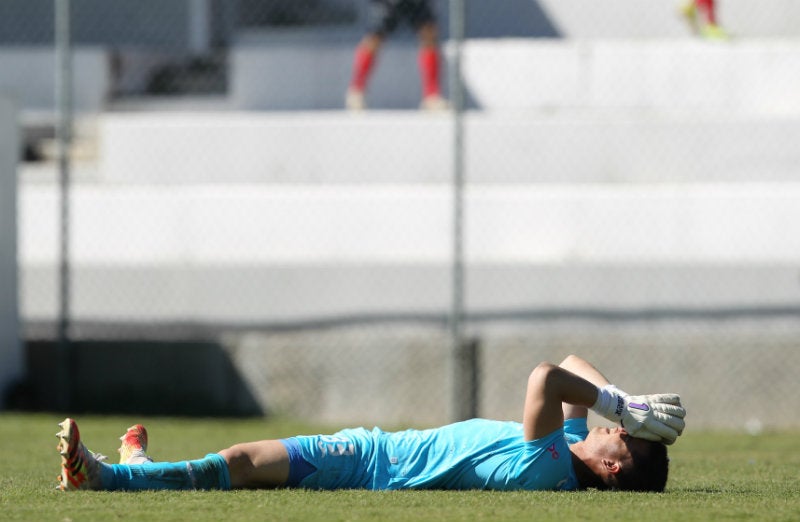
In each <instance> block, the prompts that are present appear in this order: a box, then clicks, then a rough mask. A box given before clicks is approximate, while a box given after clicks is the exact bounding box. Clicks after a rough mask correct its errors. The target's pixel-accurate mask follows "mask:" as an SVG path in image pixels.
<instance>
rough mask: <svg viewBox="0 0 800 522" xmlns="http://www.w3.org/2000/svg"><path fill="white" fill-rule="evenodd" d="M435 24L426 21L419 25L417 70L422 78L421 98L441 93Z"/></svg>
mask: <svg viewBox="0 0 800 522" xmlns="http://www.w3.org/2000/svg"><path fill="white" fill-rule="evenodd" d="M437 33H438V32H437V29H436V25H435V24H433V23H426V24H424V25H422V26H420V28H419V31H418V32H417V34H418V36H419V71H420V78H421V80H422V97H423V99H425V98H428V97H431V96H440V95H441V86H440V83H439V71H440V68H441V66H440V61H441V60H440V57H439V47H438V34H437Z"/></svg>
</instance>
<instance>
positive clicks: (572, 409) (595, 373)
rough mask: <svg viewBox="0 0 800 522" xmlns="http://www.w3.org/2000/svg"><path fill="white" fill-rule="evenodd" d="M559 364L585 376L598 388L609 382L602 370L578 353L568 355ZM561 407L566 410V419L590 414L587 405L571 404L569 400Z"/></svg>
mask: <svg viewBox="0 0 800 522" xmlns="http://www.w3.org/2000/svg"><path fill="white" fill-rule="evenodd" d="M559 366H560V367H561V368H564V369H565V370H567V371H570V372H572V373H574V374H575V375H577V376H579V377H583V378H584V379H586V380H587V381H589V382H590V383H592V384H594V385H595V386H597V387H598V388H602V387H603V386H606V385H608V384H609V382H608V379H607V378H606V376H605V375H603V374H602V373H600V370H598V369H597V368H595V367H594V366H592V365H591V364H590V363H589V362H587V361H586V360H584V359H581V358H580V357H578V356H577V355H568V356H567V358H566V359H564V360H563V361H561V364H559ZM561 409H562V411H563V412H564V418H565V419H578V418H581V417H583V418H585V417H587V416H588V415H589V408H587V407H585V406H578V405H575V404H569V403H567V402H565V403H562V405H561Z"/></svg>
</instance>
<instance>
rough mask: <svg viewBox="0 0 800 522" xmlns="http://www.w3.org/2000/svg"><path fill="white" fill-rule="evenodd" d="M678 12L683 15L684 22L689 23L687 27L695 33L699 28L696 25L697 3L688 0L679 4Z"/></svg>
mask: <svg viewBox="0 0 800 522" xmlns="http://www.w3.org/2000/svg"><path fill="white" fill-rule="evenodd" d="M680 13H681V15H683V18H684V19H685V20H686V23H687V24H689V29H691V31H692V32H693V33H697V32H698V30H699V27H698V25H697V4H695V2H694V0H688V1H686V2H684V3H683V4H681V7H680Z"/></svg>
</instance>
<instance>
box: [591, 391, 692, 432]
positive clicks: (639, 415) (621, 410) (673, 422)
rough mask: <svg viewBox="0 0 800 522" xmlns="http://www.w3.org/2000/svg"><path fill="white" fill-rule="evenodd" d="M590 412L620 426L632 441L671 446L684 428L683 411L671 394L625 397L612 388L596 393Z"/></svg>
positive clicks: (622, 393)
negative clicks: (640, 440) (633, 439)
mask: <svg viewBox="0 0 800 522" xmlns="http://www.w3.org/2000/svg"><path fill="white" fill-rule="evenodd" d="M592 410H593V411H595V412H597V413H599V414H600V415H602V416H603V417H605V418H606V419H608V420H610V421H614V422H619V423H621V425H622V427H624V428H625V430H626V431H627V432H628V433H629V434H630V435H631V436H633V437H638V438H640V439H646V440H652V441H657V442H663V443H664V444H672V443H674V442H675V439H677V438H678V436H679V435H680V434H681V433H683V428H684V427H685V426H686V423H685V422H684V420H683V418H684V417H685V416H686V410H685V409H684V408H683V406H681V398H680V396H679V395H677V394H674V393H661V394H655V395H636V396H633V397H632V396H629V395H628V394H627V393H625V392H624V391H622V390H620V389H619V388H617V387H616V386H614V385H611V384H609V385H606V386H604V387H602V388H600V389H598V393H597V401H596V402H595V404H594V406H592Z"/></svg>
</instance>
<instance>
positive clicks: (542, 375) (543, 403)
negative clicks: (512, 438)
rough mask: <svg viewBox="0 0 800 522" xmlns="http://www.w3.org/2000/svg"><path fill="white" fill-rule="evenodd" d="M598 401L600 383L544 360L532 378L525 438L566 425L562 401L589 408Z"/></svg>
mask: <svg viewBox="0 0 800 522" xmlns="http://www.w3.org/2000/svg"><path fill="white" fill-rule="evenodd" d="M596 400H597V386H595V385H594V384H592V383H591V382H589V381H588V380H586V379H584V378H583V377H580V376H579V375H576V374H574V373H572V372H571V371H569V370H566V369H564V368H562V367H559V366H555V365H553V364H550V363H541V364H539V365H538V366H537V367H536V368H534V370H533V372H531V375H530V377H528V389H527V392H526V394H525V409H524V412H523V416H522V427H523V432H524V436H525V440H535V439H539V438H542V437H544V436H546V435H549V434H550V433H553V432H554V431H556V430H557V429H559V428H561V427H562V426H563V425H564V412H563V411H562V404H564V403H566V404H568V405H572V406H575V407H577V408H584V409H585V408H589V407H591V406H592V405H593V404H594V403H595V401H596Z"/></svg>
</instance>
